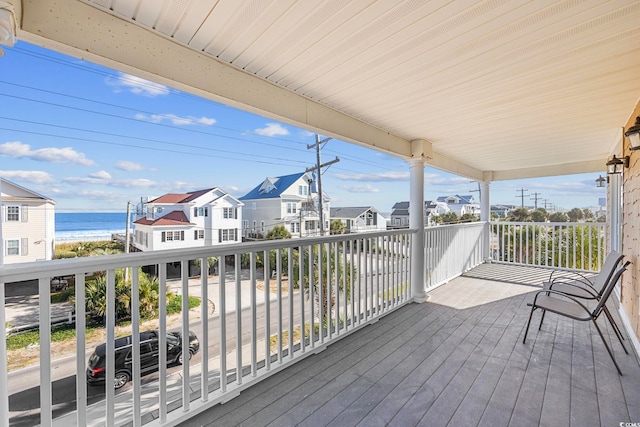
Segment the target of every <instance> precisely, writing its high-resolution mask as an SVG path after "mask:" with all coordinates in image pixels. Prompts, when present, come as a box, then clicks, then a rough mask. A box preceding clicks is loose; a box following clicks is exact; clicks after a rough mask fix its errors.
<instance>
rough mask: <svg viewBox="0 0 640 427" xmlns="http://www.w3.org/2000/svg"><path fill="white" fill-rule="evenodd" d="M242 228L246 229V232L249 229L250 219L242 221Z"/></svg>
mask: <svg viewBox="0 0 640 427" xmlns="http://www.w3.org/2000/svg"><path fill="white" fill-rule="evenodd" d="M242 228H244V229H245V230H246V229H247V228H249V220H248V219H244V220H242Z"/></svg>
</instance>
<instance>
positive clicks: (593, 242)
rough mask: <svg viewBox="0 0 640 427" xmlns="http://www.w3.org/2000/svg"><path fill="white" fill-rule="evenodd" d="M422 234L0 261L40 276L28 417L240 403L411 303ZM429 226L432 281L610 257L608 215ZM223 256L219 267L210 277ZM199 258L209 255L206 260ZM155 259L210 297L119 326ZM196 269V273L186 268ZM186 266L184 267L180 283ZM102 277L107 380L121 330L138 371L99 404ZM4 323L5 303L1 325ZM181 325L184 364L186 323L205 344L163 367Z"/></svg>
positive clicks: (19, 272) (8, 271)
mask: <svg viewBox="0 0 640 427" xmlns="http://www.w3.org/2000/svg"><path fill="white" fill-rule="evenodd" d="M413 233H414V231H411V230H396V231H387V232H376V233H367V234H364V235H353V234H351V235H341V236H330V237H324V238H320V237H318V238H305V239H287V240H277V241H267V242H257V243H242V244H232V245H225V246H219V247H210V248H197V249H181V250H170V251H156V252H147V253H144V252H143V253H134V254H128V255H112V256H102V257H92V258H82V259H72V260H60V261H50V262H42V263H31V264H24V265H20V264H16V265H11V266H4V267H0V282H2V283H10V282H20V281H29V280H35V281H37V283H38V290H39V295H38V298H39V306H38V312H39V319H38V323H39V329H40V341H39V360H37V362H36V366H37V368H32V369H38V371H39V372H38V373H37V374H36V377H39V381H37V383H36V384H33V387H35V388H37V389H38V392H37V393H38V398H39V402H40V403H39V409H40V413H39V414H36V415H35V416H34V415H33V414H31V416H32V418H26V420H27V422H32V423H33V424H36V423H40V424H42V425H51V424H52V423H54V421H55V422H56V423H58V424H61V425H67V424H69V423H72V424H77V425H91V424H103V423H105V422H106V424H107V425H121V424H127V423H132V424H133V425H134V426H137V425H143V424H147V423H148V424H149V425H175V424H177V423H179V422H180V421H183V420H185V419H187V418H189V417H190V416H191V414H192V413H195V412H198V411H199V410H200V409H202V408H205V407H208V406H211V405H213V404H216V403H220V402H225V401H227V400H230V399H232V398H233V397H235V396H237V395H238V393H240V391H242V390H244V389H246V388H248V387H251V385H253V384H254V383H256V382H257V381H259V380H261V379H262V378H265V377H267V376H269V375H272V374H273V373H275V372H278V371H280V370H282V369H283V368H285V367H286V366H289V365H291V364H293V363H295V362H296V361H298V360H301V359H302V358H305V357H306V356H308V355H311V354H315V353H318V352H320V351H322V350H324V348H326V346H327V345H329V344H331V343H332V342H334V341H336V340H338V339H341V338H343V337H344V336H346V335H348V334H350V333H351V332H353V331H356V330H358V329H360V328H361V327H363V326H365V325H367V324H369V323H371V322H374V321H376V320H377V319H379V318H380V316H383V315H385V314H387V313H389V312H391V311H393V310H395V309H397V308H399V307H402V306H403V305H405V304H406V303H408V302H410V301H411V298H412V294H411V280H410V279H411V278H410V271H411V263H412V262H413V261H415V258H412V256H411V255H412V254H411V253H410V248H411V240H412V235H413ZM424 233H425V250H424V255H423V254H419V256H420V257H422V256H424V258H423V260H424V266H425V282H426V286H427V289H433V288H434V287H436V286H438V285H440V284H442V283H445V282H447V281H449V280H451V279H453V278H454V277H456V276H458V275H460V274H462V273H464V272H465V271H467V270H469V269H471V268H473V267H475V266H477V265H479V264H481V263H483V262H484V261H485V260H487V259H489V258H491V259H492V260H493V261H494V262H507V263H515V264H526V265H537V266H545V267H554V268H564V269H580V270H598V269H599V268H600V266H601V265H602V262H603V261H602V260H603V258H604V256H605V250H604V248H605V241H604V227H603V225H602V224H598V223H580V224H569V223H558V224H556V223H513V222H508V223H507V222H504V223H503V222H500V223H484V222H477V223H470V224H462V225H451V226H438V227H428V228H427V229H425V230H424ZM213 258H215V259H216V260H217V267H216V268H214V274H212V275H209V274H208V273H209V268H208V265H209V263H210V261H211V260H212V259H213ZM194 260H197V261H195V262H194ZM194 265H198V268H195V270H194ZM145 266H152V267H153V268H152V270H153V271H155V272H157V281H158V289H160V290H164V289H165V288H170V289H172V290H174V291H177V293H179V294H181V295H183V296H185V295H192V296H196V297H198V298H199V299H200V307H199V308H196V309H195V310H194V309H192V310H189V307H188V299H187V298H182V312H181V314H179V315H173V316H168V315H167V312H168V309H167V306H168V304H169V301H168V298H167V293H166V292H158V299H157V302H155V303H154V304H155V305H154V306H152V307H150V308H149V307H147V308H146V309H145V310H151V311H157V313H158V316H157V320H154V321H151V323H149V321H147V322H146V323H143V320H144V314H145V313H144V311H139V310H135V309H134V310H131V312H130V314H129V315H128V317H130V322H128V321H127V322H124V323H123V322H117V319H116V312H117V305H121V304H123V301H122V294H121V288H120V286H121V285H120V282H121V281H122V279H121V273H122V271H123V270H128V276H129V277H130V278H131V279H130V281H129V282H126V286H125V287H126V288H127V289H128V295H129V298H130V299H129V300H128V301H130V306H131V307H138V306H139V303H140V300H139V295H142V294H143V293H144V292H142V291H141V290H142V289H143V288H144V286H145V284H144V280H146V278H147V276H143V275H142V273H141V270H142V268H143V267H145ZM190 270H191V272H194V271H195V272H196V273H197V274H198V275H197V277H189V275H188V272H189V271H190ZM175 272H179V273H180V274H178V276H177V279H175V280H171V277H172V276H171V273H175ZM168 273H170V274H169V275H168ZM60 276H63V277H69V278H71V280H72V281H73V282H74V283H75V289H76V291H75V319H76V324H75V334H76V342H75V349H73V350H72V353H73V354H72V355H73V356H74V357H73V358H72V360H71V364H72V366H71V371H72V372H73V373H74V374H75V379H69V378H67V379H69V381H74V382H75V390H76V391H75V392H72V393H73V396H72V397H71V398H70V399H69V401H63V402H62V404H61V403H60V400H61V399H63V398H61V396H60V395H56V394H54V388H55V387H56V386H57V384H58V383H61V384H62V383H64V384H69V381H67V382H66V383H65V382H64V378H59V377H58V376H56V375H57V374H54V373H55V372H59V370H55V369H52V367H53V366H54V365H55V366H56V367H57V366H58V365H59V364H60V363H63V361H61V360H59V357H58V356H52V349H53V347H55V345H56V344H55V343H53V342H52V334H51V313H52V304H51V302H50V301H51V290H50V281H51V279H52V278H53V277H60ZM96 278H102V279H103V281H104V283H106V298H105V315H104V317H103V320H102V323H101V326H100V329H101V330H102V331H103V332H104V338H103V339H102V342H106V354H107V365H106V374H107V375H106V381H107V384H113V383H114V365H115V361H114V353H115V338H116V330H117V331H119V332H117V335H118V336H120V335H127V334H131V335H132V337H133V338H132V341H133V343H132V360H133V362H134V363H133V366H134V369H133V375H132V380H131V385H130V386H125V387H124V388H122V389H120V390H117V391H116V390H114V388H113V387H106V388H103V389H102V390H103V393H104V399H102V397H101V396H100V399H98V402H97V403H93V402H94V401H95V400H96V399H95V396H91V390H92V389H91V388H89V392H88V391H87V390H88V389H87V387H86V375H85V369H86V367H87V356H88V355H89V354H91V352H92V351H93V349H94V347H95V345H96V343H95V342H92V341H90V339H89V337H88V335H87V333H86V332H85V331H86V327H87V320H86V319H87V318H88V317H87V315H91V313H89V312H87V309H86V307H87V303H88V302H89V299H90V298H91V297H90V296H87V295H85V292H84V290H85V288H87V289H88V288H89V287H90V285H91V284H92V283H94V282H95V281H96ZM4 292H5V287H4V286H0V297H2V299H3V300H4ZM125 296H126V295H125ZM125 300H126V298H125ZM124 304H126V302H125V303H124ZM212 307H215V308H214V311H213V312H212V311H211V308H212ZM5 320H6V313H5V307H4V305H2V306H0V321H2V322H5ZM118 320H123V319H121V318H120V319H118ZM118 324H119V325H118ZM12 326H16V325H12ZM116 326H118V327H117V328H116ZM145 329H158V330H159V331H160V334H159V336H160V343H159V351H158V356H157V357H158V359H159V361H160V363H159V368H158V372H157V377H155V379H151V380H149V377H144V378H143V377H142V376H141V373H140V366H139V363H140V362H139V361H140V359H141V354H140V350H139V348H140V347H139V332H140V331H142V330H145ZM172 330H180V331H181V332H182V337H184V338H183V340H185V342H184V343H183V346H182V348H183V350H182V351H183V359H184V360H188V353H187V351H188V346H187V345H186V340H187V337H188V331H190V330H191V331H193V332H195V333H196V335H197V336H198V338H199V340H200V351H199V353H198V354H196V355H195V356H194V358H193V359H192V360H191V363H185V364H184V365H182V366H179V367H167V366H166V360H167V339H166V334H165V332H166V331H172ZM137 337H138V338H137ZM7 355H8V353H7V347H6V331H5V330H4V329H3V330H2V332H1V333H0V366H2V367H5V366H7ZM18 374H19V373H16V372H11V373H9V372H8V369H5V368H2V369H0V389H1V390H9V393H6V394H5V393H3V394H2V395H0V425H9V424H10V423H11V422H12V421H15V420H13V419H12V417H18V418H19V419H20V420H21V421H22V422H24V421H25V418H24V417H25V416H26V415H23V414H20V413H19V411H18V410H16V409H15V408H10V407H9V401H10V400H12V401H14V402H15V400H16V399H17V398H16V397H15V396H17V395H18V394H15V393H14V392H12V390H14V389H15V387H14V386H15V385H16V384H18V385H20V386H21V387H23V388H24V384H22V382H21V381H28V380H25V379H23V378H21V377H20V376H19V375H18ZM38 374H39V375H38ZM71 377H73V374H72V375H71ZM183 379H188V380H187V381H184V380H183ZM143 380H144V381H143ZM33 387H32V388H33ZM12 393H14V394H12ZM88 393H89V395H88ZM54 396H55V405H54V399H53V397H54ZM61 407H62V408H65V409H64V410H61V409H60V408H61ZM16 411H18V412H16ZM65 411H66V412H65Z"/></svg>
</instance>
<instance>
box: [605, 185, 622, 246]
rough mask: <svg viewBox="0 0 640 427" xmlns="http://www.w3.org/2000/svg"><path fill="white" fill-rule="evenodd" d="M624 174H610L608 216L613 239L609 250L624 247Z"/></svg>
mask: <svg viewBox="0 0 640 427" xmlns="http://www.w3.org/2000/svg"><path fill="white" fill-rule="evenodd" d="M621 181H622V175H621V174H619V173H614V174H610V175H609V202H610V203H609V204H610V206H607V217H609V218H608V219H609V226H610V227H611V228H610V233H611V239H610V245H611V247H610V248H609V250H612V251H620V250H621V249H622V239H621V236H620V234H621V233H622V191H621Z"/></svg>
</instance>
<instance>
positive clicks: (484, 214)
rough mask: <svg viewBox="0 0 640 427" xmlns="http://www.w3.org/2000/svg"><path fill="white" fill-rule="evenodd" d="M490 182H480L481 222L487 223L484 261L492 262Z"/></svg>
mask: <svg viewBox="0 0 640 427" xmlns="http://www.w3.org/2000/svg"><path fill="white" fill-rule="evenodd" d="M490 185H491V182H490V181H481V182H480V221H483V222H485V228H484V234H483V237H482V245H483V246H484V261H485V262H491V259H492V257H493V255H492V253H491V226H490V225H489V221H490V220H491V197H490V193H489V186H490Z"/></svg>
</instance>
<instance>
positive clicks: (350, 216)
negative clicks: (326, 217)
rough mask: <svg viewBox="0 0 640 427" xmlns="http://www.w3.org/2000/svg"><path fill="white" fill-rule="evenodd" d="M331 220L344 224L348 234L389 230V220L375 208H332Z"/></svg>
mask: <svg viewBox="0 0 640 427" xmlns="http://www.w3.org/2000/svg"><path fill="white" fill-rule="evenodd" d="M331 220H332V221H335V220H338V221H340V222H341V223H342V224H344V226H345V232H346V233H358V232H363V231H380V230H386V229H387V219H386V218H385V217H384V215H382V214H381V213H380V212H379V211H378V210H377V209H376V208H374V207H373V206H363V207H342V208H331Z"/></svg>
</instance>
